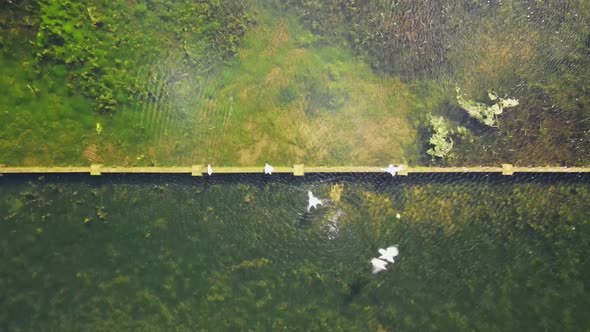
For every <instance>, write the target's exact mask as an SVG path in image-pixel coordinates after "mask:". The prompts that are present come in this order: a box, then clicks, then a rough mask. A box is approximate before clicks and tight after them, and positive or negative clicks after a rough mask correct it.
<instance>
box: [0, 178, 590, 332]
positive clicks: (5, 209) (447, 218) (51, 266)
mask: <svg viewBox="0 0 590 332" xmlns="http://www.w3.org/2000/svg"><path fill="white" fill-rule="evenodd" d="M146 180H147V181H146ZM284 180H285V181H281V180H278V181H270V182H268V181H266V180H264V179H262V178H261V177H252V178H242V177H239V178H233V179H230V180H227V181H225V180H223V179H221V180H220V179H215V178H210V179H208V178H203V179H200V180H195V179H194V178H188V177H184V176H181V177H167V178H159V179H156V178H153V177H150V178H144V177H131V178H129V177H126V178H120V177H106V178H101V179H94V178H93V179H89V178H76V177H69V178H67V179H63V178H60V179H58V177H54V176H47V177H39V178H36V177H28V178H22V177H11V176H4V177H2V178H0V182H1V183H0V184H1V185H0V211H1V212H0V233H1V234H3V236H2V237H0V249H1V250H0V261H1V262H2V269H1V272H0V286H1V287H0V308H1V309H2V310H0V329H2V330H7V331H15V330H44V329H48V330H60V331H66V330H67V331H70V330H85V331H90V330H121V329H124V330H137V329H140V330H179V331H195V330H291V331H309V330H335V331H339V330H357V331H361V330H362V331H364V330H370V331H376V330H387V331H390V330H403V331H424V330H430V329H437V328H438V329H441V328H444V329H447V330H453V331H472V330H487V329H493V330H496V329H499V330H510V329H512V328H514V327H518V329H520V330H541V329H547V330H568V331H576V330H580V329H583V327H585V326H588V324H590V321H589V318H588V315H587V314H586V310H585V308H587V307H588V305H589V304H590V303H589V301H590V300H589V299H590V297H589V296H588V289H589V288H588V287H587V286H588V280H590V275H588V273H589V271H590V266H589V264H590V261H589V260H588V259H586V254H587V252H588V251H589V250H590V223H589V220H590V218H589V217H590V216H589V210H588V208H587V205H588V201H590V189H589V186H588V179H587V178H583V177H575V176H574V177H560V178H553V179H551V178H548V177H546V178H537V179H531V178H530V177H526V178H525V177H518V176H514V177H510V180H506V178H502V177H501V176H492V178H490V177H488V176H482V177H478V178H470V177H451V178H449V177H439V178H429V177H423V176H412V177H408V178H404V179H400V178H399V177H395V178H392V177H391V176H385V175H384V176H373V177H371V178H368V179H365V180H362V179H357V180H354V181H351V180H350V179H347V178H346V177H341V178H338V177H337V178H331V179H330V180H328V179H325V180H327V181H322V182H319V181H317V180H318V179H317V178H316V179H311V181H305V180H304V181H302V180H297V179H294V178H285V179H284ZM310 189H311V190H313V191H314V193H315V194H316V195H318V197H320V198H322V199H324V200H325V201H326V204H325V205H323V206H321V207H320V208H319V209H318V210H313V211H312V212H310V213H307V212H306V207H307V194H306V193H307V190H310ZM247 197H250V198H249V199H246V198H247ZM556 202H559V203H560V204H556ZM391 244H398V245H399V248H400V254H399V256H398V257H396V260H395V264H393V265H391V266H390V267H389V268H388V270H387V271H385V272H383V273H381V274H379V275H377V276H375V275H373V274H372V273H371V265H370V262H369V261H370V258H371V257H373V256H374V254H375V252H377V249H378V248H381V247H384V246H387V245H391Z"/></svg>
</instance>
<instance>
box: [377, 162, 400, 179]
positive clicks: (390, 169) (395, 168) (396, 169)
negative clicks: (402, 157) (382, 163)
mask: <svg viewBox="0 0 590 332" xmlns="http://www.w3.org/2000/svg"><path fill="white" fill-rule="evenodd" d="M382 170H383V171H384V172H387V173H389V174H391V176H395V174H397V172H399V171H401V170H402V167H401V166H393V164H389V167H387V168H382Z"/></svg>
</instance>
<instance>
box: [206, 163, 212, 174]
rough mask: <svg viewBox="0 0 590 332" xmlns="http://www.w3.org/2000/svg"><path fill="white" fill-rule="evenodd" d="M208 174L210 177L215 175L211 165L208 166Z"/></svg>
mask: <svg viewBox="0 0 590 332" xmlns="http://www.w3.org/2000/svg"><path fill="white" fill-rule="evenodd" d="M207 174H209V176H210V175H211V174H213V168H211V164H209V165H207Z"/></svg>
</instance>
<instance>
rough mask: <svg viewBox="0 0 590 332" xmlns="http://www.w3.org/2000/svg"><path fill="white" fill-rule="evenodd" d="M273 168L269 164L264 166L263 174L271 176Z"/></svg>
mask: <svg viewBox="0 0 590 332" xmlns="http://www.w3.org/2000/svg"><path fill="white" fill-rule="evenodd" d="M274 169H275V168H274V167H272V166H270V165H269V164H264V174H272V171H274Z"/></svg>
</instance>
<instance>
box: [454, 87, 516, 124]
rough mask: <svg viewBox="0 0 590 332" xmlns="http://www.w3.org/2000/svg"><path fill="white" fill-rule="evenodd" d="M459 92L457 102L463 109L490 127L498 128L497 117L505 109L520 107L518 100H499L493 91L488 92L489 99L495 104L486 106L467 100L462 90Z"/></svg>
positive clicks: (458, 90)
mask: <svg viewBox="0 0 590 332" xmlns="http://www.w3.org/2000/svg"><path fill="white" fill-rule="evenodd" d="M456 90H457V102H458V103H459V106H461V108H462V109H464V110H465V111H466V112H467V113H468V114H469V115H470V116H471V117H473V118H475V119H477V120H479V121H480V122H481V123H483V124H485V125H486V126H490V127H497V126H498V119H497V116H498V115H500V114H502V112H503V111H504V109H506V108H512V107H515V106H517V105H518V100H517V99H511V98H506V99H504V98H498V96H497V95H496V94H495V93H494V92H491V91H488V97H489V98H490V100H491V101H493V102H495V103H494V104H492V105H491V106H490V105H486V104H483V103H479V102H476V101H473V100H465V98H463V96H462V95H461V89H460V88H458V87H457V88H456Z"/></svg>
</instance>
